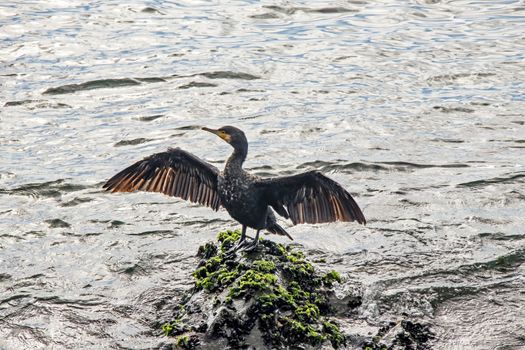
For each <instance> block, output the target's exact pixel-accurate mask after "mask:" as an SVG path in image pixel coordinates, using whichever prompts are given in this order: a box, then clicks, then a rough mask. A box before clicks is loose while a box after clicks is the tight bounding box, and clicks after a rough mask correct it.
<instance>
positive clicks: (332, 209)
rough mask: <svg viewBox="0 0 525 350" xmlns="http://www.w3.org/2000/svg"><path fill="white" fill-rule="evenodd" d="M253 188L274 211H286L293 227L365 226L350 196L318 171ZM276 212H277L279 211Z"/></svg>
mask: <svg viewBox="0 0 525 350" xmlns="http://www.w3.org/2000/svg"><path fill="white" fill-rule="evenodd" d="M256 186H257V187H258V188H259V189H261V190H262V192H263V194H264V197H265V198H266V200H267V201H268V203H269V204H270V205H271V206H272V207H273V208H281V207H284V208H286V210H287V213H286V214H287V215H288V216H289V217H290V219H291V220H292V222H293V223H294V225H295V224H302V223H309V224H315V223H323V222H333V221H357V222H358V223H360V224H366V219H365V217H364V215H363V213H362V211H361V209H360V208H359V206H358V205H357V203H356V202H355V200H354V199H353V198H352V196H351V195H350V193H348V192H347V191H346V190H345V189H344V188H343V187H342V186H341V185H339V184H338V183H337V182H335V181H334V180H332V179H330V178H328V177H326V176H325V175H323V174H321V173H320V172H318V171H309V172H306V173H302V174H298V175H292V176H283V177H276V178H271V179H263V180H259V182H258V183H257V185H256ZM276 211H277V212H279V210H278V209H276ZM281 215H282V214H281ZM283 216H285V215H283Z"/></svg>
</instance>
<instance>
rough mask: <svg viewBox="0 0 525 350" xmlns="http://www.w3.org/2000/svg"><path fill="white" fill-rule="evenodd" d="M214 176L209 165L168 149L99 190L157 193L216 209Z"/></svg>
mask: <svg viewBox="0 0 525 350" xmlns="http://www.w3.org/2000/svg"><path fill="white" fill-rule="evenodd" d="M218 177H219V170H218V169H217V168H216V167H214V166H213V165H211V164H209V163H207V162H205V161H203V160H201V159H200V158H198V157H196V156H194V155H192V154H191V153H188V152H186V151H183V150H181V149H180V148H170V149H168V151H166V152H161V153H156V154H153V155H151V156H149V157H146V158H144V159H143V160H140V161H138V162H136V163H135V164H133V165H131V166H129V167H127V168H126V169H124V170H122V171H121V172H119V173H118V174H116V175H115V176H113V177H112V178H111V179H109V180H108V181H107V182H106V183H105V184H104V186H103V188H105V189H106V191H112V192H133V191H149V192H161V193H164V194H166V195H168V196H174V197H180V198H182V199H186V200H190V201H191V202H196V203H200V204H202V205H206V206H209V207H211V208H212V209H213V210H218V209H219V207H220V205H221V202H220V198H219V194H218V192H217V180H218Z"/></svg>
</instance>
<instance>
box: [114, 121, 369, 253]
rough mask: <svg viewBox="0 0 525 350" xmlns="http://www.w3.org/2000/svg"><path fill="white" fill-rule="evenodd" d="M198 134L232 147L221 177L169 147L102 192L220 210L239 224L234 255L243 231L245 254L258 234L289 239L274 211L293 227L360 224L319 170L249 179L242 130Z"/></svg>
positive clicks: (350, 204) (354, 209) (344, 196)
mask: <svg viewBox="0 0 525 350" xmlns="http://www.w3.org/2000/svg"><path fill="white" fill-rule="evenodd" d="M202 129H203V130H206V131H209V132H211V133H213V134H215V135H217V136H219V137H220V138H221V139H223V140H224V141H226V142H227V143H229V144H230V145H231V146H232V147H233V153H232V155H231V156H230V158H228V161H227V162H226V166H225V167H224V171H223V172H220V171H219V169H217V168H216V167H214V166H213V165H211V164H209V163H207V162H205V161H203V160H201V159H199V158H198V157H196V156H194V155H192V154H191V153H188V152H186V151H184V150H182V149H180V148H170V149H168V150H167V151H166V152H161V153H156V154H153V155H151V156H149V157H146V158H144V159H143V160H141V161H138V162H136V163H135V164H133V165H131V166H130V167H128V168H126V169H124V170H122V171H121V172H119V173H118V174H116V175H115V176H113V177H112V178H111V179H109V180H108V182H106V184H105V185H104V188H105V189H106V190H107V191H112V192H133V191H136V190H142V191H151V192H161V193H164V194H167V195H169V196H175V197H180V198H183V199H186V200H190V201H191V202H196V203H200V204H203V205H207V206H209V207H211V208H212V209H213V210H219V208H220V207H221V206H222V207H224V208H225V209H226V210H227V211H228V213H229V214H230V215H231V217H232V218H234V219H235V220H237V221H238V222H239V223H240V224H241V225H242V234H241V239H240V240H239V243H238V244H237V246H236V247H235V248H234V250H236V249H238V248H240V247H242V246H244V245H246V243H245V242H246V241H245V239H246V228H247V227H251V228H253V229H255V230H257V233H256V235H255V238H254V240H253V242H252V243H251V244H249V245H248V246H247V247H245V249H246V250H248V249H253V248H255V247H256V246H257V244H258V242H259V232H260V231H261V230H263V229H266V230H267V231H269V232H271V233H274V234H278V235H286V236H288V237H289V238H290V239H292V237H291V236H290V235H289V234H288V233H287V232H286V231H285V230H284V229H283V228H282V227H281V226H279V224H278V223H277V221H276V218H275V215H274V213H273V211H274V210H275V212H277V214H279V215H281V216H283V217H285V218H286V219H290V220H291V221H292V223H293V224H294V225H296V224H303V223H309V224H315V223H322V222H333V221H337V220H339V221H357V222H358V223H360V224H365V223H366V220H365V217H364V215H363V213H362V212H361V209H359V206H358V205H357V203H356V202H355V201H354V199H353V198H352V196H351V195H350V193H348V192H347V191H346V190H345V189H344V188H343V187H341V185H339V184H338V183H337V182H335V181H333V180H331V179H329V178H328V177H326V176H324V175H323V174H321V173H320V172H319V171H315V170H314V171H308V172H305V173H302V174H297V175H292V176H283V177H275V178H268V179H263V178H260V177H258V176H254V175H251V174H249V173H248V172H246V171H245V170H244V169H243V168H242V164H243V163H244V161H245V159H246V155H247V154H248V141H247V139H246V136H245V135H244V132H243V131H242V130H240V129H238V128H235V127H233V126H224V127H222V128H220V129H218V130H213V129H209V128H202Z"/></svg>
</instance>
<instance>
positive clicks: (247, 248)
mask: <svg viewBox="0 0 525 350" xmlns="http://www.w3.org/2000/svg"><path fill="white" fill-rule="evenodd" d="M258 246H259V239H254V240H252V241H251V242H249V243H248V242H247V243H246V244H244V245H243V246H242V247H241V248H240V250H239V251H240V252H253V251H255V250H257V247H258Z"/></svg>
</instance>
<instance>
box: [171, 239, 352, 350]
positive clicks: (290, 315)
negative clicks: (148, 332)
mask: <svg viewBox="0 0 525 350" xmlns="http://www.w3.org/2000/svg"><path fill="white" fill-rule="evenodd" d="M239 236H240V233H239V232H238V231H227V232H222V233H220V234H219V237H218V241H219V243H218V244H217V245H215V244H213V243H206V244H205V245H204V246H202V247H200V248H199V252H198V256H199V257H200V258H202V261H201V262H200V263H199V265H198V267H197V269H196V270H195V272H194V273H193V276H194V278H195V286H194V288H193V289H192V290H190V291H188V293H187V295H186V296H185V298H183V301H182V303H181V304H180V306H179V308H178V309H177V310H176V311H175V312H174V317H173V320H171V321H170V322H168V323H165V324H164V326H163V331H164V333H165V334H166V335H168V336H174V337H176V338H175V341H174V342H173V344H172V348H180V349H227V348H231V349H274V348H287V347H288V348H294V349H337V348H339V347H341V346H344V344H345V337H344V335H343V334H342V333H341V332H340V330H339V327H338V325H337V322H336V321H335V320H334V319H333V318H332V317H331V316H332V315H333V314H334V310H333V309H332V308H331V306H330V304H329V300H330V299H331V298H333V294H334V293H333V290H332V286H333V284H334V283H336V282H340V281H341V277H340V276H339V274H338V273H337V272H335V271H331V272H329V273H328V274H322V273H321V272H319V271H316V269H315V268H314V267H313V266H312V265H311V264H310V263H309V262H308V261H307V260H306V259H305V256H304V254H303V253H302V252H300V251H297V250H292V249H291V248H289V247H288V248H287V247H285V246H283V245H281V244H277V243H274V242H272V241H269V240H261V241H260V244H259V246H258V248H257V249H256V250H255V251H253V252H245V253H237V254H236V255H235V254H234V255H228V254H226V253H225V252H226V251H227V250H228V249H230V248H231V247H232V246H233V244H234V243H235V242H236V241H237V240H238V239H239Z"/></svg>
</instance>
